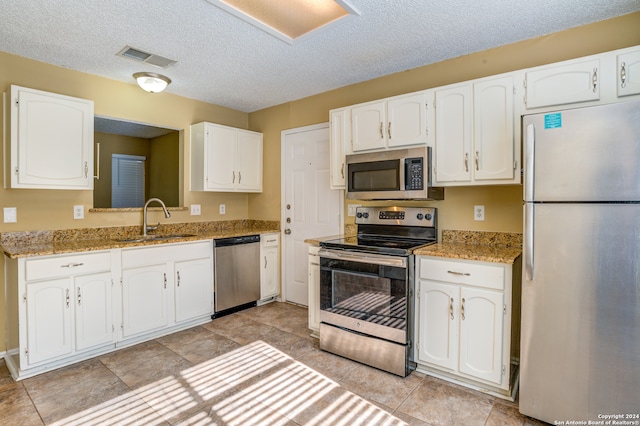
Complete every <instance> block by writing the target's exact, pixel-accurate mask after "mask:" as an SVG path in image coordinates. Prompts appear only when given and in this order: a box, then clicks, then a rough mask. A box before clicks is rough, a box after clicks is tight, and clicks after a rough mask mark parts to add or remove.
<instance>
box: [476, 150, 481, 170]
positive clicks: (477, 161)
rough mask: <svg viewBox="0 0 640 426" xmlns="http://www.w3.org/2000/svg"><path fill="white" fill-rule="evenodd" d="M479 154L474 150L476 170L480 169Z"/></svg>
mask: <svg viewBox="0 0 640 426" xmlns="http://www.w3.org/2000/svg"><path fill="white" fill-rule="evenodd" d="M479 156H480V153H479V152H478V151H476V171H478V170H480V164H479V163H480V161H479V160H478V157H479Z"/></svg>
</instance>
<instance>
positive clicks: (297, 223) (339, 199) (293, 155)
mask: <svg viewBox="0 0 640 426" xmlns="http://www.w3.org/2000/svg"><path fill="white" fill-rule="evenodd" d="M330 183H331V180H330V176H329V124H328V123H324V124H318V125H314V126H307V127H302V128H298V129H291V130H285V131H283V132H282V194H283V197H282V227H283V229H284V230H285V234H284V238H283V239H282V247H283V249H282V253H283V259H282V268H283V269H282V270H283V279H284V284H283V286H282V287H283V294H282V296H283V299H284V300H287V301H290V302H294V303H298V304H300V305H305V306H307V304H308V272H307V265H308V259H307V255H308V249H307V245H306V244H305V242H304V240H305V239H308V238H318V237H323V236H329V235H337V234H341V233H342V215H341V213H342V204H343V199H344V192H343V191H341V190H338V189H331V188H330ZM289 232H290V233H289Z"/></svg>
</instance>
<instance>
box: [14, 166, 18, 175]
mask: <svg viewBox="0 0 640 426" xmlns="http://www.w3.org/2000/svg"><path fill="white" fill-rule="evenodd" d="M15 173H16V174H18V166H16V170H15Z"/></svg>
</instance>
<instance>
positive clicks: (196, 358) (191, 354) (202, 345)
mask: <svg viewBox="0 0 640 426" xmlns="http://www.w3.org/2000/svg"><path fill="white" fill-rule="evenodd" d="M156 341H157V342H158V343H160V344H161V345H163V346H165V347H167V348H169V349H171V350H172V351H173V352H175V353H177V354H178V355H180V356H182V357H184V358H185V359H187V360H188V361H190V362H192V363H193V364H199V363H201V362H204V361H207V360H210V359H212V358H215V357H216V356H218V355H222V354H225V353H227V352H230V351H232V350H234V349H236V348H238V347H240V344H238V343H236V342H234V341H233V340H230V339H227V338H226V337H222V336H220V335H218V334H215V333H213V332H212V331H210V330H208V329H206V328H203V327H193V328H190V329H188V330H184V331H180V332H178V333H174V334H170V335H168V336H164V337H161V338H158V339H156Z"/></svg>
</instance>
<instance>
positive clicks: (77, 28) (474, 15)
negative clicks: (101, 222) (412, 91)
mask: <svg viewBox="0 0 640 426" xmlns="http://www.w3.org/2000/svg"><path fill="white" fill-rule="evenodd" d="M283 1H284V0H283ZM349 4H350V5H351V6H353V7H354V8H355V9H356V10H357V11H358V12H359V14H360V15H359V16H357V17H355V18H352V19H348V20H345V21H344V23H340V24H337V25H335V26H333V27H331V28H330V29H328V30H326V31H321V32H318V33H317V34H315V35H314V36H311V37H306V38H304V39H302V40H300V41H299V42H296V43H294V44H292V45H291V44H288V43H285V42H284V41H282V40H279V39H277V38H275V37H273V36H271V35H269V34H267V33H266V32H264V31H262V30H260V29H258V28H255V27H253V26H251V25H249V24H248V23H247V22H245V21H243V20H241V19H239V18H237V17H235V16H233V15H231V14H230V13H228V12H226V11H224V10H222V9H220V8H218V7H216V6H214V5H213V4H212V3H210V2H208V1H206V0H136V1H131V0H109V1H98V0H19V1H17V0H0V15H1V16H2V22H1V23H0V51H5V52H9V53H12V54H16V55H20V56H24V57H27V58H32V59H36V60H39V61H43V62H48V63H51V64H55V65H59V66H63V67H67V68H71V69H74V70H79V71H82V72H86V73H90V74H96V75H100V76H103V77H107V78H110V79H114V80H120V81H124V82H129V83H131V84H135V83H134V80H133V78H132V74H133V73H134V72H138V71H153V72H160V73H162V74H165V75H167V76H168V77H169V78H171V80H172V81H173V82H172V83H171V85H170V86H169V88H168V89H167V91H168V92H170V93H174V94H177V95H181V96H184V97H187V98H192V99H198V100H202V101H205V102H209V103H213V104H218V105H223V106H226V107H229V108H234V109H237V110H241V111H245V112H252V111H256V110H259V109H263V108H266V107H269V106H273V105H278V104H281V103H284V102H287V101H291V100H295V99H300V98H303V97H306V96H310V95H314V94H317V93H321V92H325V91H327V90H331V89H336V88H338V87H342V86H346V85H349V84H353V83H357V82H361V81H366V80H370V79H373V78H376V77H380V76H383V75H387V74H391V73H394V72H399V71H404V70H407V69H411V68H415V67H418V66H422V65H427V64H431V63H434V62H439V61H442V60H445V59H449V58H453V57H458V56H461V55H465V54H469V53H473V52H477V51H481V50H485V49H489V48H492V47H496V46H500V45H504V44H508V43H513V42H516V41H519V40H524V39H529V38H532V37H537V36H541V35H544V34H549V33H553V32H556V31H560V30H563V29H567V28H571V27H576V26H580V25H584V24H588V23H591V22H596V21H600V20H604V19H608V18H612V17H615V16H619V15H624V14H627V13H631V12H635V11H638V10H640V0H429V1H425V0H404V1H401V0H350V1H349ZM125 45H129V46H132V47H134V48H137V49H141V50H144V51H147V52H149V53H153V54H157V55H161V56H164V57H167V58H170V59H174V60H176V61H178V62H177V64H175V65H173V66H171V67H169V68H166V69H159V68H156V67H153V66H151V65H146V64H139V63H136V62H134V61H132V60H129V59H124V58H120V57H118V56H116V53H118V52H119V51H120V50H121V49H122V48H123V47H124V46H125Z"/></svg>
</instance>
